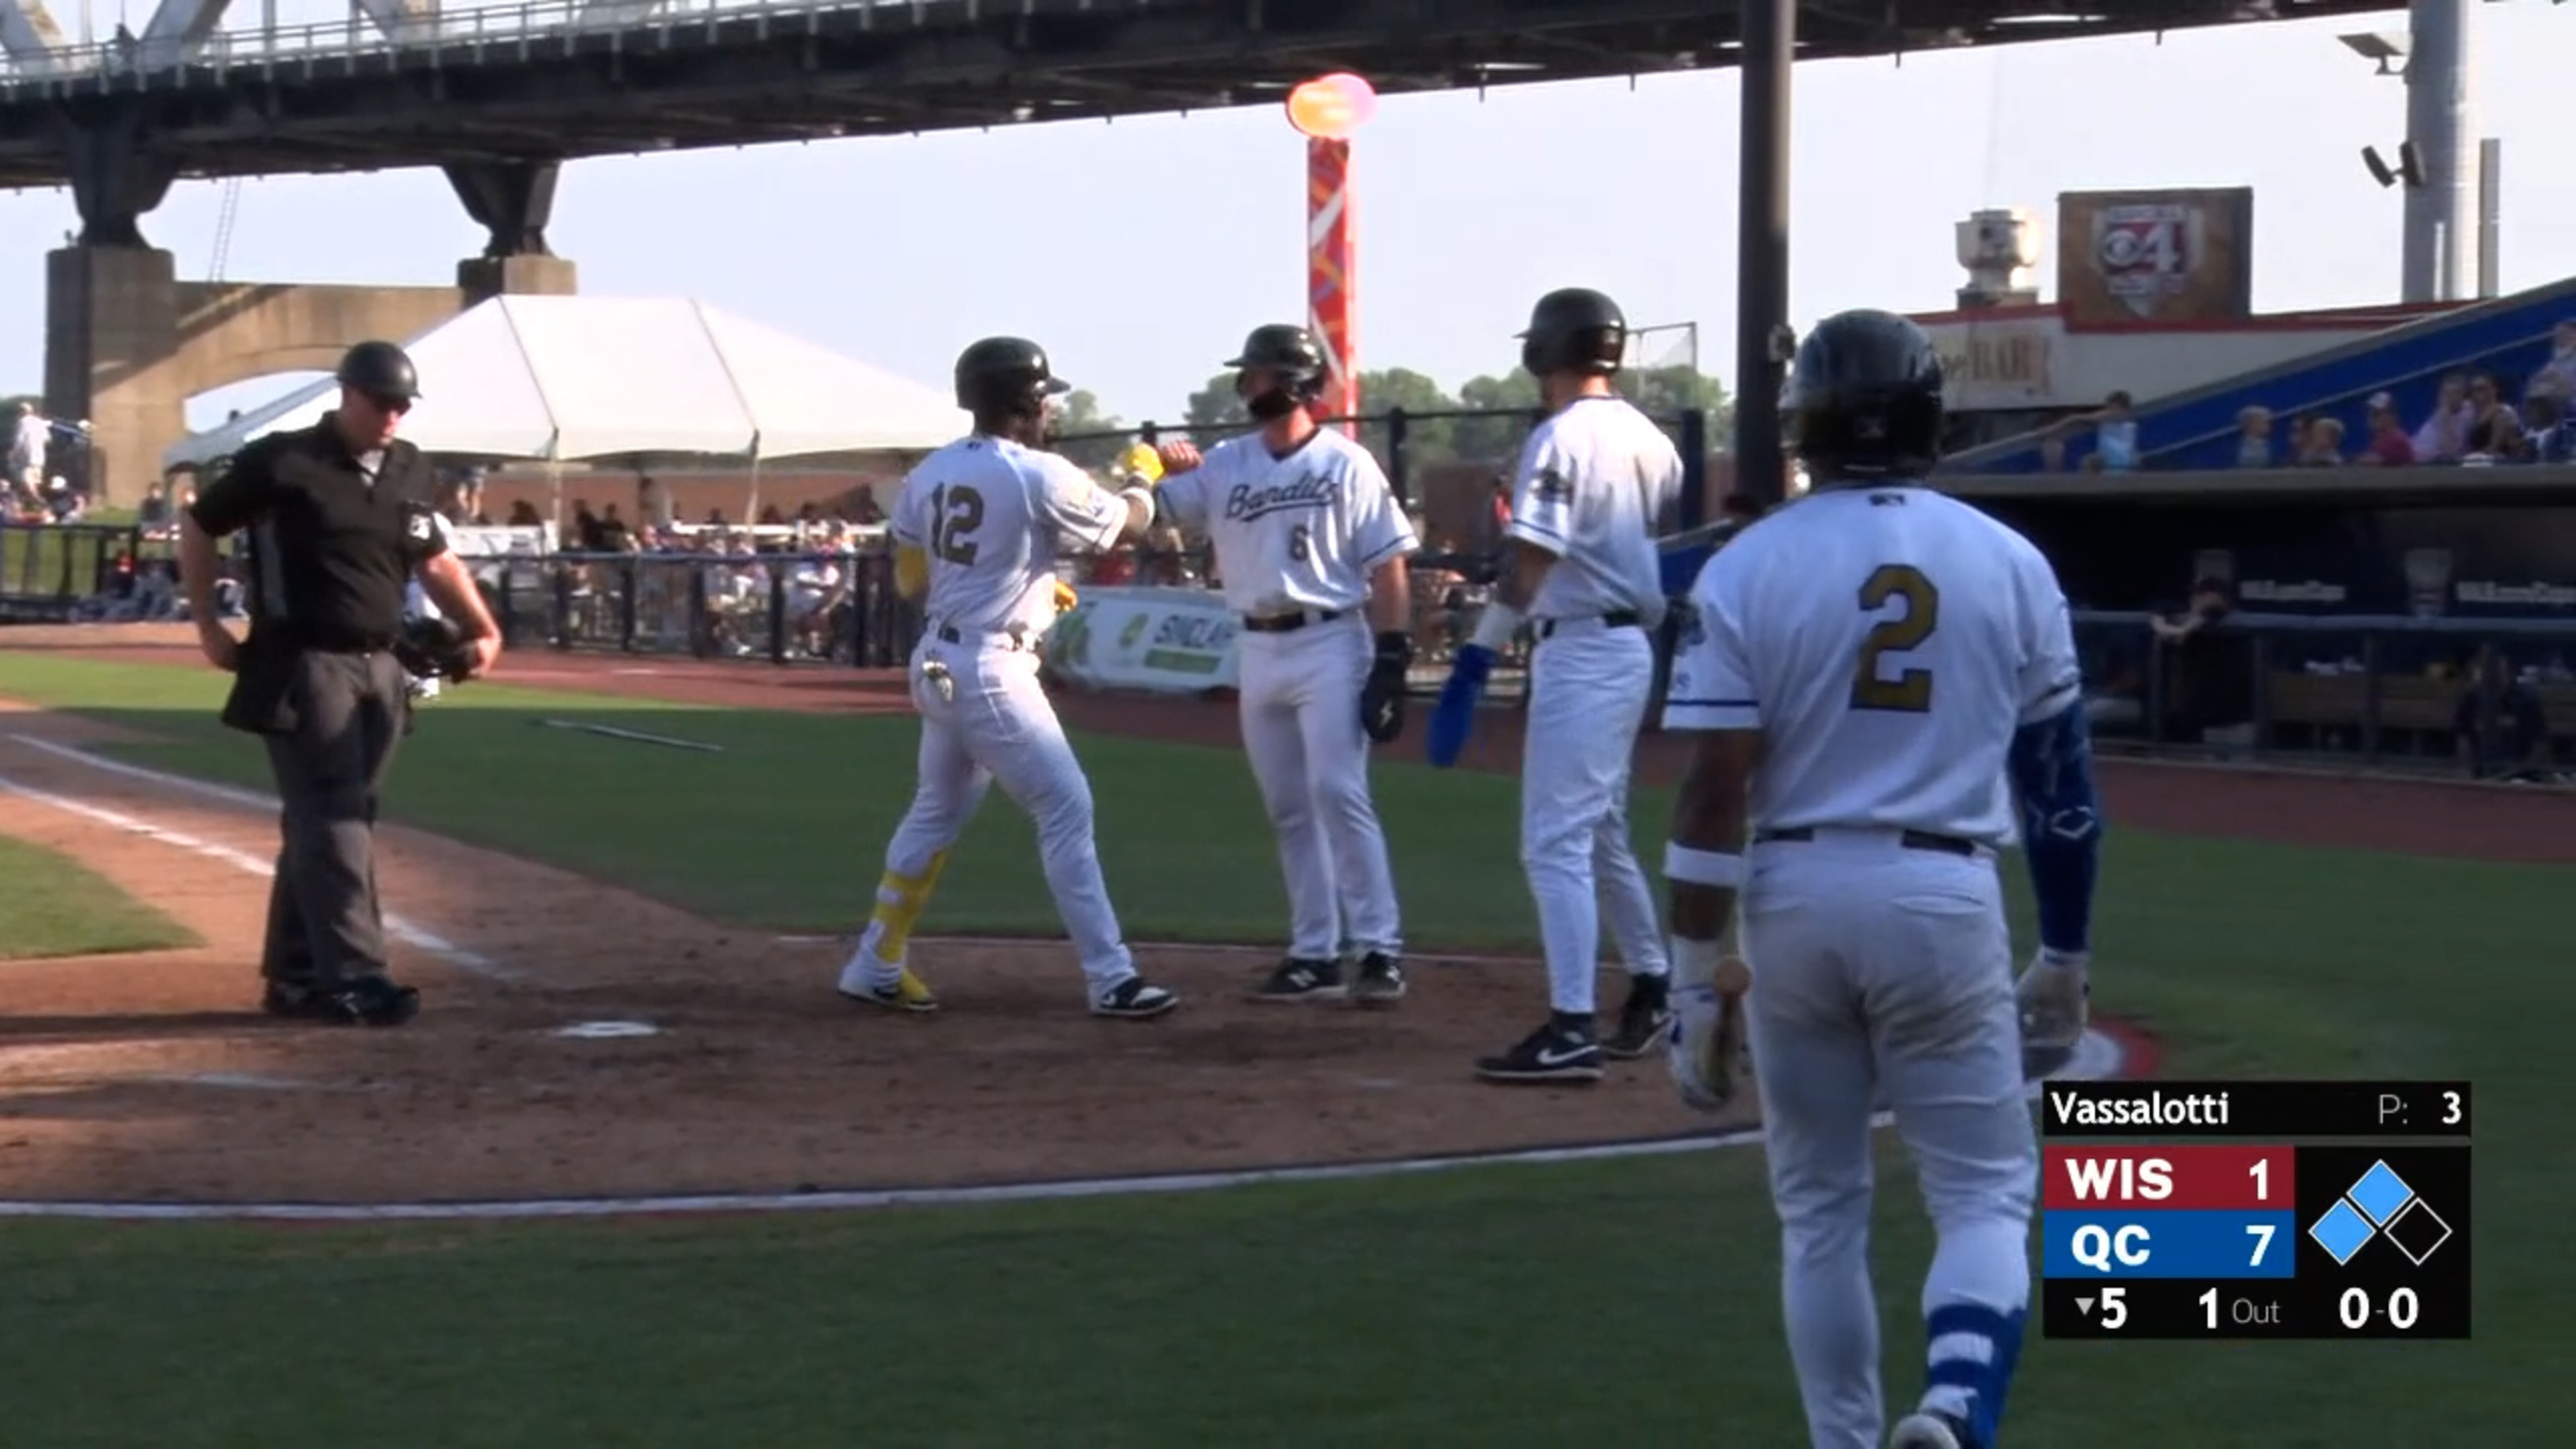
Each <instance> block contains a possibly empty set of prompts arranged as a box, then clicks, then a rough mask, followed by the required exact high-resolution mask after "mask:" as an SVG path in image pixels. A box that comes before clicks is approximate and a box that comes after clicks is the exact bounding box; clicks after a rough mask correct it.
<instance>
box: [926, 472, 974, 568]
mask: <svg viewBox="0 0 2576 1449" xmlns="http://www.w3.org/2000/svg"><path fill="white" fill-rule="evenodd" d="M983 526H984V495H983V494H981V493H978V492H976V491H975V490H974V489H972V488H966V487H950V486H949V485H948V484H945V483H942V484H940V485H939V486H938V487H936V488H933V489H932V490H930V551H931V552H932V553H934V554H936V555H938V556H939V557H940V558H942V559H945V560H946V561H948V562H949V563H953V564H955V565H957V566H958V567H959V568H961V569H962V568H965V567H967V566H968V565H970V564H972V563H974V562H975V530H976V529H979V528H981V527H983Z"/></svg>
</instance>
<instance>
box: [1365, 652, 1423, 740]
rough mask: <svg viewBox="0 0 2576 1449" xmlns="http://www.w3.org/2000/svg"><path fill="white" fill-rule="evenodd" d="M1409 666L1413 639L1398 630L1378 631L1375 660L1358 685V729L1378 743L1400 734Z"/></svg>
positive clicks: (1402, 730)
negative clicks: (1364, 678)
mask: <svg viewBox="0 0 2576 1449" xmlns="http://www.w3.org/2000/svg"><path fill="white" fill-rule="evenodd" d="M1412 667H1413V636H1412V635H1410V634H1407V633H1405V632H1404V631H1403V630H1401V629H1385V630H1381V631H1379V633H1378V636H1377V657H1376V659H1374V660H1373V661H1371V662H1370V664H1369V673H1368V683H1366V684H1364V685H1361V686H1360V728H1362V729H1364V730H1367V731H1368V737H1369V738H1370V739H1373V740H1375V741H1377V742H1378V743H1379V744H1382V745H1383V744H1388V743H1391V742H1393V741H1394V740H1395V738H1396V737H1397V736H1399V735H1401V734H1403V733H1404V691H1405V672H1406V671H1407V670H1409V669H1411V668H1412Z"/></svg>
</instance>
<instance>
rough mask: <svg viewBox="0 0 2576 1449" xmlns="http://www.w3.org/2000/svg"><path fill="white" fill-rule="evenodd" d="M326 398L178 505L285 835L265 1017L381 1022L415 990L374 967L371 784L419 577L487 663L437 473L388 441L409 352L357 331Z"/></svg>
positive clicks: (207, 634) (192, 583) (237, 701)
mask: <svg viewBox="0 0 2576 1449" xmlns="http://www.w3.org/2000/svg"><path fill="white" fill-rule="evenodd" d="M338 380H339V384H340V403H339V406H338V407H337V408H336V409H335V410H333V411H331V412H329V413H326V414H324V415H323V417H322V420H321V421H320V422H318V423H316V424H314V425H313V426H312V427H309V428H300V429H296V430H294V431H291V432H278V433H271V434H269V435H267V436H265V437H261V438H258V439H255V440H253V441H252V442H250V443H249V444H247V445H245V446H244V447H243V448H242V450H241V451H240V452H239V453H238V454H236V455H235V456H234V457H233V460H232V465H231V467H230V468H228V469H226V470H225V471H223V472H222V473H221V474H220V475H219V476H218V477H216V478H215V479H214V480H213V481H212V482H209V483H207V484H206V485H205V486H204V487H203V488H201V489H200V490H199V491H198V494H197V501H196V502H195V504H194V505H192V506H191V507H190V508H188V509H187V510H186V511H185V512H184V513H183V514H182V515H181V521H180V535H179V550H180V552H179V560H180V569H181V573H182V576H183V578H184V580H185V583H186V586H187V591H188V613H189V617H190V618H192V619H194V620H195V621H196V625H197V643H198V647H199V648H201V649H203V650H204V651H205V654H206V659H207V662H209V663H211V664H213V665H214V666H215V667H216V668H217V669H221V670H224V671H226V672H228V673H230V674H231V675H232V676H233V687H232V693H231V695H230V697H229V698H227V699H226V701H225V703H224V711H223V722H224V723H225V724H226V725H229V726H230V727H232V728H234V729H237V730H243V731H246V732H248V733H251V734H255V735H259V736H261V737H262V738H263V739H264V740H265V741H266V742H267V745H268V758H269V765H270V767H271V768H272V769H273V770H274V771H275V772H276V776H277V793H278V796H279V798H280V799H281V800H283V801H284V803H285V810H284V812H283V815H284V840H283V843H282V845H281V847H280V849H279V850H278V854H277V877H276V883H275V885H274V886H273V887H272V888H271V889H270V892H269V898H268V938H267V942H266V944H265V945H264V946H263V947H262V948H261V954H260V975H261V976H262V977H263V978H264V979H265V982H266V988H265V991H264V993H263V996H262V998H261V1006H262V1008H263V1009H264V1010H266V1011H267V1012H268V1013H269V1014H270V1015H272V1016H284V1017H293V1018H300V1019H304V1020H314V1021H328V1022H337V1023H343V1024H349V1023H362V1024H365V1025H369V1026H396V1025H399V1024H401V1023H403V1022H406V1021H409V1020H410V1019H411V1018H412V1016H413V1015H414V1014H415V1013H416V1012H418V1011H419V1009H420V993H419V992H418V991H417V990H415V989H413V988H411V987H409V986H403V985H400V984H398V983H396V982H394V981H393V980H391V979H390V978H388V977H387V976H386V974H385V939H384V921H383V913H382V910H381V908H380V907H379V906H378V905H377V902H376V871H375V823H376V803H377V796H378V791H379V789H380V788H381V787H382V785H383V783H384V778H385V770H386V767H387V766H388V765H390V764H391V763H392V761H393V755H394V745H395V742H396V741H397V740H399V739H400V738H401V736H402V734H403V732H404V728H405V726H406V725H407V723H408V722H409V721H408V711H409V709H410V707H411V705H410V698H409V684H410V676H409V674H408V672H407V671H406V670H405V669H404V668H403V666H402V665H401V664H400V663H399V662H397V660H396V659H395V656H394V654H393V653H392V652H391V651H392V648H393V645H394V643H395V640H396V637H397V635H398V634H399V633H400V631H401V628H402V614H403V592H404V589H403V586H404V584H405V582H406V581H407V580H409V579H410V578H411V577H412V576H413V575H414V574H415V573H417V574H418V576H419V578H420V581H421V584H422V586H423V587H424V588H425V589H426V590H427V591H428V593H429V596H430V598H431V599H432V600H433V601H435V602H436V603H437V605H438V606H439V608H440V609H441V610H443V611H445V613H446V615H447V617H448V618H449V619H452V620H455V621H456V622H457V623H458V624H459V625H460V626H461V627H462V632H463V634H464V637H465V639H466V640H467V641H469V642H468V643H467V644H466V645H465V654H466V658H465V659H464V660H463V661H462V672H463V674H465V675H468V676H470V675H473V674H480V673H483V672H484V671H486V670H488V669H490V668H491V667H492V663H493V661H494V660H495V659H496V658H498V657H499V655H500V652H501V643H500V635H499V631H498V630H497V629H495V628H494V627H493V623H492V615H491V613H490V611H489V610H487V609H485V608H484V606H483V597H482V594H481V591H480V590H478V589H477V588H476V587H475V585H474V580H473V577H472V576H471V575H469V574H468V573H466V571H465V567H464V565H463V564H461V563H459V562H458V561H457V559H456V556H455V555H454V554H452V553H450V552H448V549H447V544H446V540H445V537H444V535H443V534H442V532H441V531H440V530H439V529H438V528H437V527H436V526H435V524H434V522H433V520H432V517H431V515H432V513H433V512H434V511H435V509H436V506H437V495H436V488H437V479H436V476H435V475H434V474H433V473H432V472H431V470H430V466H429V463H428V461H427V460H426V459H424V458H423V457H422V456H421V452H420V449H418V448H416V447H414V446H412V445H411V444H410V443H407V442H403V441H400V440H398V439H397V438H395V437H394V432H395V430H396V429H397V428H398V427H399V426H400V425H401V422H402V418H403V414H405V413H407V412H409V411H410V410H411V406H412V402H413V400H414V399H416V398H417V397H418V396H419V395H420V386H419V379H418V377H417V376H416V374H415V373H414V372H413V369H412V362H411V359H410V358H409V357H408V356H406V355H404V353H403V350H402V349H401V348H399V347H396V346H395V345H393V344H392V343H390V342H362V343H360V344H358V345H357V346H356V347H353V348H351V349H349V352H348V354H347V355H346V356H345V357H343V358H341V360H340V370H339V374H338ZM234 533H242V534H244V539H243V543H242V545H241V546H240V548H239V550H238V557H239V562H240V564H241V568H242V573H243V575H244V580H243V581H244V584H245V593H246V596H247V602H248V606H249V610H250V633H249V636H248V637H247V638H244V639H239V640H236V639H235V638H234V637H233V635H232V632H231V631H230V630H229V629H227V628H225V627H224V624H223V622H222V620H221V619H220V618H219V617H218V616H217V614H216V611H215V578H216V573H217V570H218V568H219V564H218V562H217V560H216V555H215V547H216V543H215V541H216V540H217V539H220V538H224V537H227V536H229V535H232V534H234Z"/></svg>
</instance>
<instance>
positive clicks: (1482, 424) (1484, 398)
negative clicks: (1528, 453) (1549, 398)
mask: <svg viewBox="0 0 2576 1449" xmlns="http://www.w3.org/2000/svg"><path fill="white" fill-rule="evenodd" d="M1458 401H1459V403H1460V405H1462V406H1465V407H1470V408H1474V409H1475V410H1476V411H1478V412H1484V413H1491V414H1493V416H1492V417H1485V418H1461V419H1459V420H1458V425H1457V427H1456V428H1455V429H1454V430H1453V434H1452V441H1453V442H1454V444H1455V445H1456V447H1457V450H1458V456H1459V457H1461V458H1473V459H1476V460H1477V461H1479V462H1494V463H1503V462H1507V461H1509V460H1510V459H1512V458H1515V457H1518V456H1519V455H1520V451H1521V439H1522V438H1524V437H1526V436H1528V434H1529V430H1530V423H1531V420H1532V419H1533V418H1534V417H1535V416H1536V414H1537V412H1538V379H1537V378H1534V377H1532V376H1530V375H1529V374H1528V373H1526V372H1523V371H1521V370H1520V369H1519V368H1514V369H1512V370H1511V371H1509V372H1505V373H1501V374H1492V373H1488V374H1487V375H1485V376H1483V377H1471V378H1469V379H1467V384H1466V386H1464V387H1461V388H1459V389H1458Z"/></svg>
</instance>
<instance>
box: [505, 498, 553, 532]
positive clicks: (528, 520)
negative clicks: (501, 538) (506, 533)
mask: <svg viewBox="0 0 2576 1449" xmlns="http://www.w3.org/2000/svg"><path fill="white" fill-rule="evenodd" d="M510 526H511V527H512V528H543V527H545V526H546V520H545V517H544V516H543V515H542V514H540V513H538V512H537V505H535V504H533V503H530V502H529V501H528V500H526V499H524V498H522V499H520V500H519V501H518V502H516V503H513V504H511V505H510Z"/></svg>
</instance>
